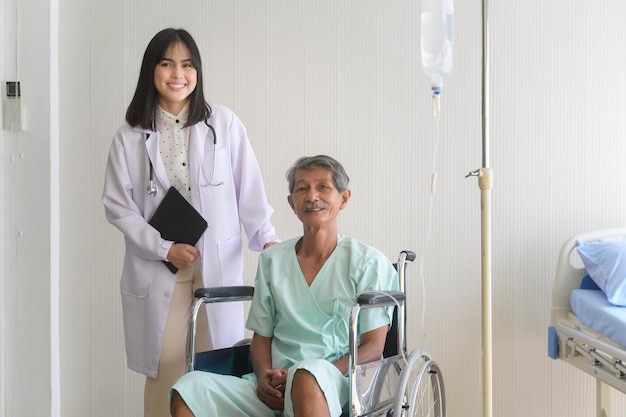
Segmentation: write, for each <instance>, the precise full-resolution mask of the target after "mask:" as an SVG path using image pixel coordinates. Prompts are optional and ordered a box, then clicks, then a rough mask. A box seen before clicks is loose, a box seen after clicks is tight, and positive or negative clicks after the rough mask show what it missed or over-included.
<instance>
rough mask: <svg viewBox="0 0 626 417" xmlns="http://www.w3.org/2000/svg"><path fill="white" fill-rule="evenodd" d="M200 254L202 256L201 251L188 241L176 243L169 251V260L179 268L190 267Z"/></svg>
mask: <svg viewBox="0 0 626 417" xmlns="http://www.w3.org/2000/svg"><path fill="white" fill-rule="evenodd" d="M198 256H200V251H199V250H198V249H196V247H195V246H191V245H188V244H186V243H174V244H173V245H172V247H170V250H169V252H167V260H168V261H170V262H171V263H172V264H174V266H175V267H176V268H178V269H187V268H189V267H190V266H191V265H193V261H195V260H196V258H197V257H198Z"/></svg>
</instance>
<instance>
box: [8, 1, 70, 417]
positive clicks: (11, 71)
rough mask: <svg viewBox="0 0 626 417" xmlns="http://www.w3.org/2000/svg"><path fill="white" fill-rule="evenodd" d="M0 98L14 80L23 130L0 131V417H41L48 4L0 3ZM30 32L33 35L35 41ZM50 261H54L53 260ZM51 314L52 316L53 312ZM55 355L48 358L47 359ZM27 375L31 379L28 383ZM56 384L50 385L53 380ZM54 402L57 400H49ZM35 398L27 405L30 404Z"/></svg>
mask: <svg viewBox="0 0 626 417" xmlns="http://www.w3.org/2000/svg"><path fill="white" fill-rule="evenodd" d="M1 4H2V9H3V11H2V31H1V33H2V34H1V35H0V36H2V47H1V48H0V50H1V51H2V55H3V57H2V69H1V71H2V72H1V76H0V80H1V81H2V95H3V96H4V95H5V82H6V81H9V80H11V81H14V80H18V81H20V82H21V97H22V98H21V101H22V103H23V113H22V117H23V120H24V124H25V127H26V128H25V130H24V131H23V132H7V131H3V132H2V136H0V139H1V141H2V142H1V143H2V162H1V165H0V166H1V167H2V183H1V185H0V187H1V188H2V192H1V195H2V196H3V198H2V199H0V200H1V201H2V203H3V204H2V206H3V207H2V214H3V216H2V223H3V224H2V227H1V228H0V229H1V230H2V240H3V245H2V248H3V257H2V260H3V262H2V269H1V270H0V274H1V275H0V282H1V283H2V287H3V289H2V291H0V293H1V294H2V295H3V297H2V303H1V305H2V310H3V311H2V313H1V314H2V321H3V323H2V329H3V332H1V333H0V337H1V338H2V345H3V355H2V365H1V369H2V383H1V384H0V385H1V386H2V394H3V395H2V401H0V403H1V404H2V406H3V415H7V416H8V415H10V416H16V417H18V416H48V415H51V411H52V409H53V408H54V407H57V408H58V404H55V400H54V399H53V391H58V388H57V387H58V343H59V335H58V331H57V332H54V331H53V322H56V320H55V318H56V317H55V313H58V310H55V306H56V304H57V299H58V297H53V296H51V293H52V291H53V289H54V288H55V284H56V285H58V267H57V265H58V259H54V258H53V257H52V256H51V254H52V253H53V250H54V249H53V248H54V247H56V246H58V240H57V241H55V239H58V234H56V235H55V233H54V230H55V228H58V219H52V213H53V212H54V211H55V207H54V205H53V201H54V200H55V199H56V195H58V188H56V189H54V188H53V187H52V184H53V183H58V176H57V173H56V172H55V170H54V168H53V166H54V164H53V163H52V161H51V155H52V154H53V152H55V149H54V148H55V144H54V141H55V138H57V137H58V134H57V133H56V132H55V131H54V126H55V125H56V122H55V121H53V120H52V119H51V115H52V114H53V113H55V112H54V111H52V109H51V105H52V102H53V98H54V97H53V96H52V91H53V86H52V84H53V80H52V78H53V75H54V74H56V70H55V69H53V68H51V63H52V62H53V61H55V60H56V58H55V56H56V54H57V52H58V47H57V42H54V43H52V40H55V39H56V36H55V34H53V33H52V16H53V13H54V8H55V5H56V4H57V3H56V1H50V2H44V3H43V4H42V3H36V2H28V1H27V2H19V1H13V0H6V1H3V2H2V3H1ZM35 34H36V35H35ZM57 258H58V257H57ZM57 315H58V314H57ZM55 351H56V352H57V353H56V356H55V353H54V352H55ZM33 376H36V378H34V377H33ZM55 378H56V380H55ZM57 397H58V395H57ZM34 399H35V400H34Z"/></svg>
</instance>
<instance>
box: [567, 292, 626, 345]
mask: <svg viewBox="0 0 626 417" xmlns="http://www.w3.org/2000/svg"><path fill="white" fill-rule="evenodd" d="M570 304H571V307H572V311H573V312H574V313H575V314H576V317H577V318H578V320H579V321H580V322H581V323H582V324H584V325H585V326H587V327H589V328H591V329H593V330H595V331H596V332H598V333H601V334H602V335H604V336H605V337H607V338H609V339H611V340H614V341H616V342H617V343H619V344H620V345H622V346H626V307H618V306H614V305H612V304H611V303H609V301H608V299H607V297H606V294H604V293H603V292H602V291H599V290H580V289H576V290H574V291H572V293H571V296H570Z"/></svg>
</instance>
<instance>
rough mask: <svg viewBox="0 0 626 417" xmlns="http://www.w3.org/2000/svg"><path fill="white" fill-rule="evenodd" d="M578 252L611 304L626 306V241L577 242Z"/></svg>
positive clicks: (588, 271) (592, 277)
mask: <svg viewBox="0 0 626 417" xmlns="http://www.w3.org/2000/svg"><path fill="white" fill-rule="evenodd" d="M576 250H577V251H578V254H579V255H580V259H582V261H583V265H584V266H585V269H586V270H587V273H588V274H589V276H590V277H591V279H593V281H594V282H595V283H596V284H597V285H598V287H600V289H601V290H602V291H604V293H605V294H606V296H607V299H608V300H609V303H611V304H613V305H616V306H626V241H610V242H584V241H576Z"/></svg>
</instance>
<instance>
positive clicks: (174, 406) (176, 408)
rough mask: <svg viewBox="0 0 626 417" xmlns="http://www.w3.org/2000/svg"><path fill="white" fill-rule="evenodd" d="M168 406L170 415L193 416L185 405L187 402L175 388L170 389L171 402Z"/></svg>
mask: <svg viewBox="0 0 626 417" xmlns="http://www.w3.org/2000/svg"><path fill="white" fill-rule="evenodd" d="M170 408H171V411H172V417H195V416H194V414H193V413H192V412H191V410H190V409H189V407H188V406H187V403H185V400H183V397H181V396H180V394H179V393H178V391H176V390H172V403H171V405H170Z"/></svg>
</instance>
